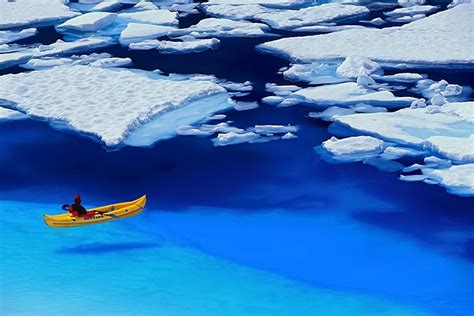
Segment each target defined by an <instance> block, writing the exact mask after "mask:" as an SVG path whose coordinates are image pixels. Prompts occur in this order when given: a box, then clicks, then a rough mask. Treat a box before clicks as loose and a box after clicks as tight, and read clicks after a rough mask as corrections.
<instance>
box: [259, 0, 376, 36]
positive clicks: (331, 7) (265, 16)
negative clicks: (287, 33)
mask: <svg viewBox="0 0 474 316" xmlns="http://www.w3.org/2000/svg"><path fill="white" fill-rule="evenodd" d="M364 13H369V9H367V8H366V7H363V6H355V5H345V4H338V3H327V4H321V5H318V6H312V7H307V8H303V9H299V10H284V11H274V12H269V13H260V14H257V15H255V17H254V19H256V20H259V21H262V22H265V23H267V24H268V25H270V26H271V27H272V28H275V29H285V30H291V29H295V28H298V27H302V26H308V25H315V24H318V23H323V22H330V21H333V20H336V19H342V18H347V17H350V16H354V15H360V14H364Z"/></svg>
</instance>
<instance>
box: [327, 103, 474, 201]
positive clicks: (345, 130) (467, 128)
mask: <svg viewBox="0 0 474 316" xmlns="http://www.w3.org/2000/svg"><path fill="white" fill-rule="evenodd" d="M331 120H332V121H334V122H335V123H334V124H333V125H332V126H331V128H330V131H331V132H333V133H335V134H338V135H353V134H354V133H355V134H364V135H371V136H372V137H376V138H378V139H380V140H384V141H385V142H391V143H393V144H395V145H396V146H395V147H388V148H387V149H386V151H387V152H385V151H384V152H383V153H382V154H381V155H380V156H379V158H380V159H382V160H385V161H387V160H393V159H399V158H402V157H403V156H417V155H421V154H423V155H435V156H434V157H431V158H430V157H427V158H425V164H424V165H419V164H415V165H413V166H410V167H407V168H404V169H403V172H405V173H410V172H414V171H417V170H421V172H422V175H416V174H415V175H402V176H401V179H402V180H405V181H424V182H427V183H431V184H440V185H442V186H444V187H446V188H447V189H448V191H449V192H451V193H454V194H458V195H474V185H473V183H474V173H472V172H468V171H470V170H471V169H472V166H473V165H474V102H457V103H446V104H444V105H442V106H436V105H429V106H427V107H422V108H405V109H401V110H398V111H396V112H379V113H365V114H361V113H357V114H345V115H336V116H333V117H332V118H331ZM342 141H343V140H341V141H338V142H342ZM338 142H335V141H334V140H332V141H329V144H338ZM347 142H348V143H354V144H355V142H354V138H353V137H350V138H348V139H347ZM324 144H325V143H323V146H322V147H323V149H325V150H326V152H329V153H332V151H331V150H328V148H326V147H328V146H325V145H324ZM400 146H402V148H400ZM362 147H364V146H362ZM390 148H391V149H390ZM329 149H331V148H329ZM347 155H349V158H347ZM357 156H358V151H357V150H354V151H353V152H352V151H350V150H349V153H346V152H345V156H344V159H345V160H346V161H351V160H354V159H353V157H357ZM437 157H441V158H437ZM364 158H366V157H364ZM339 160H343V159H339ZM356 160H357V159H356ZM369 163H370V162H369ZM453 164H454V165H453ZM451 173H452V174H451Z"/></svg>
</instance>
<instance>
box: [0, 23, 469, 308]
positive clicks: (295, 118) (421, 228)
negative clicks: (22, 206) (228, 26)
mask: <svg viewBox="0 0 474 316" xmlns="http://www.w3.org/2000/svg"><path fill="white" fill-rule="evenodd" d="M194 18H195V17H194ZM188 19H193V18H188ZM194 22H195V21H194ZM194 22H193V21H187V22H186V23H194ZM182 24H183V25H184V24H185V23H184V22H183V23H182ZM59 37H60V36H59V35H58V34H57V33H56V32H55V31H54V29H52V28H43V29H41V31H40V33H39V36H37V37H35V38H33V39H29V40H25V42H24V44H28V43H33V42H35V41H39V42H42V43H50V42H54V41H55V40H56V39H57V38H59ZM265 40H266V39H265V38H260V39H223V40H222V44H221V46H220V48H219V49H218V50H216V51H208V52H203V53H199V54H191V55H180V56H176V55H163V54H159V53H157V52H154V51H128V50H127V49H125V48H122V47H120V46H118V45H116V46H113V47H109V48H107V49H104V50H102V51H106V52H109V53H111V54H113V55H114V56H118V57H121V56H127V57H131V58H132V59H133V63H134V67H136V68H141V69H145V70H153V69H156V68H159V69H161V70H163V71H165V72H167V73H171V72H175V73H204V74H214V75H216V76H217V77H219V78H225V79H228V80H234V81H246V80H250V81H252V82H253V83H254V91H253V93H252V94H251V95H250V96H248V97H244V98H243V99H246V100H259V99H260V98H261V97H263V96H266V95H268V93H267V92H265V91H264V84H265V83H267V82H276V83H288V82H286V81H285V80H284V79H283V78H282V77H281V76H280V75H278V74H277V71H278V69H279V68H281V67H283V66H286V65H287V64H288V63H287V62H286V61H285V60H282V59H279V58H277V57H274V56H270V55H264V54H260V53H258V52H256V51H255V49H254V47H255V45H256V44H258V43H261V42H263V41H265ZM18 71H24V70H22V69H21V68H13V69H7V70H4V72H5V73H6V72H18ZM420 72H422V73H427V74H429V76H430V78H431V79H437V80H439V79H447V80H448V81H449V82H452V83H459V84H469V85H471V86H474V82H473V81H472V78H473V76H472V71H462V72H460V71H459V70H452V71H446V70H443V71H435V70H426V69H425V70H420ZM310 111H311V109H310V108H305V107H299V106H294V107H290V108H275V107H271V106H265V105H261V106H260V108H258V109H256V110H252V111H244V112H237V111H230V112H228V113H227V114H228V117H227V119H228V120H232V121H234V123H233V125H235V126H238V127H244V128H246V127H251V126H254V125H255V124H283V125H286V124H292V125H298V126H300V131H299V132H298V138H297V139H294V140H289V141H275V142H271V143H265V144H242V145H237V146H228V147H217V148H216V147H214V146H213V145H212V143H211V142H210V140H209V138H199V137H176V138H174V139H171V140H168V141H164V142H161V143H159V144H157V145H155V146H154V147H152V148H132V147H126V148H123V149H121V150H120V151H108V150H106V149H105V148H104V147H103V146H102V145H101V144H99V143H97V142H94V141H91V139H89V138H85V137H82V136H80V135H76V134H73V133H68V132H64V131H61V132H60V131H57V130H55V129H52V128H51V127H50V126H49V125H48V124H47V123H46V122H40V121H31V120H28V121H13V122H6V123H2V124H0V166H1V168H0V179H1V180H0V200H12V201H20V202H36V203H45V204H54V203H56V204H57V205H58V209H51V210H47V211H48V212H49V213H56V212H60V211H59V206H60V205H62V204H63V203H67V202H69V201H70V200H71V198H72V196H74V194H76V193H78V192H79V193H81V194H82V196H83V201H84V203H85V205H86V206H87V205H101V204H105V203H110V202H112V201H120V200H129V199H133V198H135V197H137V196H139V195H141V194H143V193H146V194H147V195H148V199H149V202H148V210H147V212H149V214H144V215H143V217H142V219H140V217H137V218H136V219H135V223H137V222H136V221H139V222H138V223H139V224H137V225H136V226H139V228H140V229H141V230H142V231H145V232H146V233H148V234H151V235H157V236H164V237H166V238H169V239H173V240H176V241H177V242H179V243H182V244H186V245H187V246H190V247H195V248H197V249H200V250H202V251H204V252H206V253H209V254H211V255H213V256H216V257H219V258H225V259H226V260H230V261H232V262H237V263H239V264H243V265H246V266H251V267H255V268H258V269H262V270H265V271H270V272H273V273H277V274H279V275H283V276H285V277H288V278H291V279H294V280H298V281H301V282H304V283H306V284H309V285H312V286H323V287H327V288H331V289H337V290H354V291H355V292H362V293H368V294H371V295H380V296H384V297H387V298H390V299H394V300H399V301H401V302H408V303H414V304H417V305H421V306H427V307H428V308H429V309H430V310H432V311H433V313H435V314H439V315H467V314H469V313H470V312H472V292H473V290H474V289H473V287H472V284H474V283H472V282H471V281H474V280H473V278H474V276H473V275H472V273H469V272H468V271H469V268H472V265H473V264H474V236H473V234H472V227H474V212H473V210H474V199H472V198H462V197H457V196H453V195H450V194H447V193H446V192H445V190H444V189H443V188H441V187H438V186H430V185H426V184H424V183H419V182H416V183H410V182H402V181H399V180H398V175H397V174H396V173H384V172H381V171H378V170H377V169H375V168H373V167H370V166H366V165H363V164H361V163H353V164H338V165H333V164H328V163H327V162H325V161H324V160H322V159H321V158H320V157H319V156H318V155H317V154H316V153H315V152H314V150H313V147H314V146H316V145H319V144H320V143H321V142H322V141H324V140H326V139H328V138H329V137H330V136H331V135H330V134H329V133H328V130H327V129H328V124H327V123H325V122H321V121H317V120H314V119H311V118H308V117H307V114H308V112H310ZM406 162H407V163H408V162H409V161H406ZM410 162H413V161H410ZM43 211H44V210H41V212H39V213H38V214H35V216H38V221H40V220H41V217H40V216H41V214H42V212H43ZM107 225H114V224H107ZM125 225H126V224H125ZM131 226H133V225H131ZM133 229H137V227H133ZM50 234H51V235H50V237H51V238H54V236H56V235H55V234H56V232H55V231H54V230H51V231H50ZM156 247H158V246H157V245H155V244H150V243H148V242H134V241H130V242H129V243H121V244H108V245H107V244H105V245H101V244H85V245H84V244H81V243H79V244H77V245H71V246H69V247H62V248H59V249H56V250H55V253H59V254H62V255H77V254H81V255H82V254H84V255H86V254H87V255H90V256H98V257H100V256H101V255H104V254H106V253H116V252H120V251H124V252H125V253H126V252H127V251H128V250H130V249H145V250H150V251H154V250H155V248H156ZM471 271H472V269H471ZM469 284H471V285H469Z"/></svg>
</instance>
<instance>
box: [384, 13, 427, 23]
mask: <svg viewBox="0 0 474 316" xmlns="http://www.w3.org/2000/svg"><path fill="white" fill-rule="evenodd" d="M423 18H426V15H424V14H416V15H403V16H393V17H389V18H388V19H387V20H389V21H390V22H396V23H409V22H413V21H416V20H420V19H423Z"/></svg>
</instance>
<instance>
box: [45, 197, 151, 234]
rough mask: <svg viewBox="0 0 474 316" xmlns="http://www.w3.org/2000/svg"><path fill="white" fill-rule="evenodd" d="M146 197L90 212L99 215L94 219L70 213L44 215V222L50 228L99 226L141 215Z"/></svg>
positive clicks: (97, 208)
mask: <svg viewBox="0 0 474 316" xmlns="http://www.w3.org/2000/svg"><path fill="white" fill-rule="evenodd" d="M145 204H146V195H144V196H142V197H141V198H138V199H136V200H134V201H130V202H123V203H116V204H110V205H106V206H101V207H96V208H93V209H90V210H88V211H96V212H98V214H96V215H94V216H92V217H75V216H73V215H72V214H70V213H65V214H58V215H43V218H44V222H45V223H46V225H48V226H49V227H55V228H67V227H76V226H85V225H91V224H99V223H104V222H109V221H113V220H117V219H122V218H127V217H130V216H134V215H137V214H140V213H141V212H142V211H143V209H144V208H145Z"/></svg>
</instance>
